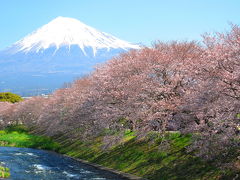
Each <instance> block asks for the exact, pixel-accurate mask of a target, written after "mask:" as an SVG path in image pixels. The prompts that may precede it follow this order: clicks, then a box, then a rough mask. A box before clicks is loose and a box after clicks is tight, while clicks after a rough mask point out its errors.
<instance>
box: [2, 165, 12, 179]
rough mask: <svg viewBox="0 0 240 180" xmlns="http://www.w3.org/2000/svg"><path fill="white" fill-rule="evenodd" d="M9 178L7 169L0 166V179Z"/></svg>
mask: <svg viewBox="0 0 240 180" xmlns="http://www.w3.org/2000/svg"><path fill="white" fill-rule="evenodd" d="M9 176H10V172H9V169H8V168H6V167H2V166H0V178H8V177H9Z"/></svg>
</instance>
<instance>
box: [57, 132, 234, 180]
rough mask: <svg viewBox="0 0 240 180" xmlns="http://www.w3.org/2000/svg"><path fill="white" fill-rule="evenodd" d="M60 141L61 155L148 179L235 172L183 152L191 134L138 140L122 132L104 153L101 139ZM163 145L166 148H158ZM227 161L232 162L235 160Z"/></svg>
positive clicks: (173, 179) (228, 175) (175, 179)
mask: <svg viewBox="0 0 240 180" xmlns="http://www.w3.org/2000/svg"><path fill="white" fill-rule="evenodd" d="M63 139H64V141H63ZM63 139H61V138H60V139H58V140H59V141H60V142H61V144H62V148H61V149H60V152H61V153H63V154H67V155H69V156H72V157H75V158H79V159H84V160H87V161H90V162H93V163H97V164H100V165H103V166H105V167H110V168H113V169H117V170H120V171H123V172H127V173H130V174H135V175H137V176H141V177H145V178H147V179H152V180H181V179H182V180H186V179H189V180H190V179H191V180H194V179H196V180H197V179H207V180H210V179H221V178H222V179H224V178H225V177H226V178H225V179H231V178H233V177H234V172H232V171H230V170H228V169H221V168H218V167H217V166H216V164H217V162H215V161H204V160H202V159H200V158H198V157H196V156H194V155H193V154H192V153H189V152H187V150H186V148H187V146H188V145H189V144H190V143H191V135H190V134H188V135H181V134H180V133H178V132H176V133H169V134H167V135H166V136H165V137H161V136H160V135H159V134H158V133H155V132H152V133H150V134H149V136H148V137H145V138H142V139H138V138H137V137H136V136H135V133H134V132H125V135H124V137H123V138H122V141H121V142H120V143H119V144H118V145H115V146H113V148H111V149H109V150H107V151H106V150H103V149H102V147H103V137H98V138H95V139H93V140H92V141H89V142H81V141H75V142H74V143H70V142H69V141H68V140H66V139H65V138H63ZM163 144H164V147H165V148H160V147H161V146H163ZM230 161H234V158H232V159H230Z"/></svg>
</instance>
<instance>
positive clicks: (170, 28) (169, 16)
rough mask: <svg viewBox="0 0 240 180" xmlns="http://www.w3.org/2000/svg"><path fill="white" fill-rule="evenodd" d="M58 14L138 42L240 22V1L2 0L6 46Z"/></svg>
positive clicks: (0, 41)
mask: <svg viewBox="0 0 240 180" xmlns="http://www.w3.org/2000/svg"><path fill="white" fill-rule="evenodd" d="M57 16H65V17H72V18H76V19H79V20H80V21H82V22H84V23H85V24H87V25H89V26H92V27H94V28H96V29H98V30H101V31H104V32H107V33H110V34H113V35H115V36H116V37H118V38H120V39H123V40H127V41H130V42H134V43H142V44H145V45H151V44H152V43H153V42H154V41H155V40H162V41H169V40H200V39H201V34H203V33H204V32H215V31H221V32H222V31H226V30H227V29H229V24H228V23H229V22H232V23H234V24H239V25H240V0H38V1H37V0H36V1H35V0H2V1H0V49H3V48H5V47H7V46H9V45H11V44H12V43H14V42H16V41H17V40H19V39H20V38H22V37H24V36H25V35H27V34H29V33H31V32H32V31H34V30H36V29H37V28H39V27H41V26H42V25H44V24H46V23H48V22H49V21H51V20H52V19H54V18H56V17H57Z"/></svg>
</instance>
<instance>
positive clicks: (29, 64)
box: [0, 17, 140, 96]
mask: <svg viewBox="0 0 240 180" xmlns="http://www.w3.org/2000/svg"><path fill="white" fill-rule="evenodd" d="M139 48H140V46H138V45H136V44H131V43H128V42H126V41H123V40H120V39H118V38H116V37H114V36H112V35H110V34H107V33H104V32H100V31H98V30H96V29H94V28H92V27H90V26H87V25H85V24H84V23H82V22H80V21H79V20H77V19H73V18H66V17H57V18H56V19H54V20H52V21H51V22H49V23H48V24H46V25H44V26H42V27H41V28H39V29H37V30H36V31H34V32H33V33H31V34H29V35H27V36H26V37H24V38H23V39H21V40H19V41H17V42H16V43H14V44H13V45H12V46H10V47H8V48H6V49H5V50H2V51H0V66H1V68H0V92H1V91H11V92H14V93H18V94H20V95H23V96H32V95H39V94H48V93H50V92H52V91H53V90H55V89H57V88H60V87H61V86H63V84H64V83H65V82H71V81H72V80H74V79H76V78H78V77H81V76H83V75H86V74H87V73H89V72H91V71H92V70H93V67H94V66H95V65H96V64H98V63H103V62H105V61H106V60H108V59H111V58H112V57H113V56H116V55H118V54H120V53H122V52H126V51H128V50H130V49H139Z"/></svg>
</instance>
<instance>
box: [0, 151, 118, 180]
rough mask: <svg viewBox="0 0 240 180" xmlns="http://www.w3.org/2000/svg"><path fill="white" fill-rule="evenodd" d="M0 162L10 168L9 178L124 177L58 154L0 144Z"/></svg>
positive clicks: (89, 179)
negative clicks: (1, 145) (0, 145)
mask: <svg viewBox="0 0 240 180" xmlns="http://www.w3.org/2000/svg"><path fill="white" fill-rule="evenodd" d="M0 165H3V166H5V167H8V168H10V173H11V177H10V178H9V179H12V180H15V179H16V180H65V179H66V180H68V179H69V180H73V179H74V180H75V179H84V180H123V178H121V177H118V176H117V175H115V174H112V173H110V172H106V171H102V170H98V169H96V168H94V167H92V166H88V165H86V164H83V163H80V162H78V161H75V160H73V159H71V158H68V157H65V156H62V155H59V154H57V153H54V152H49V151H43V150H36V149H29V148H14V147H0Z"/></svg>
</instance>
